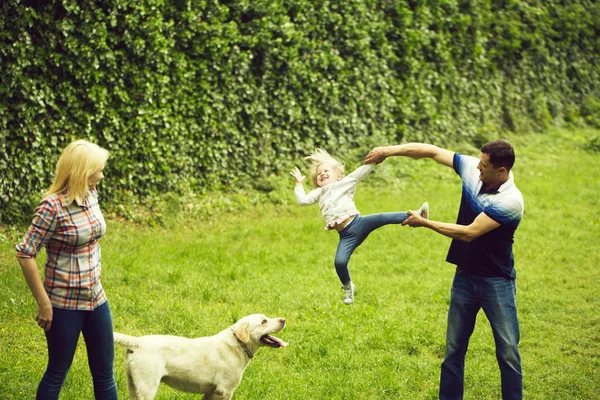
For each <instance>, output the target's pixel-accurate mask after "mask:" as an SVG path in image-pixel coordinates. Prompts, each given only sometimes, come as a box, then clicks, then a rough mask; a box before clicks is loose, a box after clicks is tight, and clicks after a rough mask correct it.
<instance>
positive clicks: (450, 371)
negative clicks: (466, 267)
mask: <svg viewBox="0 0 600 400" xmlns="http://www.w3.org/2000/svg"><path fill="white" fill-rule="evenodd" d="M515 296H516V284H515V281H514V280H509V279H506V278H486V277H481V276H475V275H470V274H466V273H464V272H457V273H456V275H455V276H454V282H453V283H452V294H451V297H450V308H449V310H448V329H447V331H446V358H445V359H444V362H443V363H442V372H441V380H440V399H443V400H446V399H453V400H454V399H462V398H463V392H464V366H465V354H466V353H467V347H468V345H469V339H470V337H471V334H472V333H473V329H474V327H475V318H476V316H477V313H478V312H479V309H480V308H482V309H483V311H484V312H485V315H486V316H487V318H488V320H489V321H490V325H491V326H492V331H493V333H494V341H495V343H496V358H497V360H498V365H499V366H500V375H501V379H502V398H503V399H504V400H507V399H521V398H522V397H523V385H522V375H521V356H520V355H519V346H518V345H519V321H518V319H517V308H516V300H515Z"/></svg>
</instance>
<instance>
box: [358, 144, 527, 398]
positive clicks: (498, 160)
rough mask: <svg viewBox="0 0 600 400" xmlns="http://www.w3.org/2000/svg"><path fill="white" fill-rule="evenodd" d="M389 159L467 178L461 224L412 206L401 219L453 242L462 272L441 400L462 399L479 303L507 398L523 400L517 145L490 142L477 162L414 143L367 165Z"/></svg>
mask: <svg viewBox="0 0 600 400" xmlns="http://www.w3.org/2000/svg"><path fill="white" fill-rule="evenodd" d="M390 156H405V157H411V158H431V159H433V160H435V161H436V162H438V163H440V164H442V165H446V166H448V167H451V168H454V170H455V171H456V173H457V174H458V175H459V176H460V177H461V179H462V182H463V184H462V199H461V202H460V208H459V212H458V220H457V222H456V224H451V223H444V222H436V221H432V220H428V219H424V218H422V217H421V216H420V215H419V214H418V213H416V212H413V211H410V212H409V213H410V214H411V216H410V217H409V218H408V219H407V220H406V221H404V222H403V225H405V224H407V225H410V226H412V227H426V228H429V229H432V230H434V231H436V232H438V233H441V234H442V235H445V236H448V237H450V238H452V239H453V240H452V243H451V245H450V249H449V250H448V256H447V258H446V261H448V262H450V263H452V264H456V273H455V275H454V281H453V283H452V292H451V295H450V307H449V309H448V327H447V330H446V356H445V358H444V362H443V363H442V371H441V378H440V399H462V398H463V392H464V361H465V355H466V352H467V348H468V345H469V339H470V337H471V334H472V333H473V329H474V327H475V319H476V316H477V313H478V312H479V309H481V308H482V309H483V311H484V312H485V315H486V316H487V318H488V320H489V321H490V325H491V326H492V331H493V333H494V341H495V343H496V358H497V360H498V365H499V367H500V373H501V379H502V398H503V399H521V398H522V395H523V394H522V392H523V390H522V387H523V386H522V375H521V357H520V354H519V348H518V345H519V322H518V319H517V309H516V303H515V296H516V286H515V278H516V271H515V269H514V259H513V252H512V243H513V234H514V232H515V230H516V229H517V226H518V225H519V222H520V221H521V217H522V216H523V208H524V206H523V196H522V195H521V192H520V191H519V189H517V187H516V186H515V183H514V180H513V174H512V172H511V171H510V170H511V168H512V166H513V164H514V161H515V154H514V150H513V147H512V145H511V144H510V143H509V142H508V141H506V140H495V141H492V142H489V143H486V144H485V145H484V146H483V147H482V148H481V153H480V154H479V159H477V158H475V157H469V156H464V155H461V154H459V153H453V152H451V151H449V150H445V149H442V148H439V147H437V146H434V145H429V144H422V143H408V144H403V145H397V146H387V147H376V148H374V149H373V150H371V152H370V153H369V155H368V156H367V158H366V161H365V162H366V163H381V162H382V161H384V160H385V159H386V158H387V157H390Z"/></svg>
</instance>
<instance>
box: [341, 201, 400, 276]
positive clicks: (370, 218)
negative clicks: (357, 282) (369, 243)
mask: <svg viewBox="0 0 600 400" xmlns="http://www.w3.org/2000/svg"><path fill="white" fill-rule="evenodd" d="M409 216H410V215H409V214H408V213H405V212H390V213H379V214H372V215H366V216H361V215H357V216H355V217H354V219H353V220H352V221H351V222H350V223H349V224H348V225H347V226H346V227H345V228H344V229H342V230H341V231H340V232H339V234H340V242H339V244H338V247H337V251H336V253H335V260H334V264H335V271H336V272H337V274H338V277H339V278H340V281H341V282H342V284H344V283H348V282H350V271H348V261H350V256H351V255H352V253H353V252H354V250H355V249H356V248H357V247H358V246H360V245H361V243H362V242H364V241H365V239H366V238H367V236H369V234H370V233H371V232H373V231H374V230H375V229H377V228H379V227H382V226H384V225H389V224H401V223H402V222H404V220H406V219H407V218H408V217H409Z"/></svg>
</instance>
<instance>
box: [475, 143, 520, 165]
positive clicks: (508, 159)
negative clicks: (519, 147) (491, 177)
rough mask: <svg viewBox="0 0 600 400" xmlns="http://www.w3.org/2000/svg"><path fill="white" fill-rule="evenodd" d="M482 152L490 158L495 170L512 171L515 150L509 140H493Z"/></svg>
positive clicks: (482, 148) (485, 145) (484, 146)
mask: <svg viewBox="0 0 600 400" xmlns="http://www.w3.org/2000/svg"><path fill="white" fill-rule="evenodd" d="M481 152H482V153H485V154H487V155H488V156H489V157H490V162H491V163H492V165H493V166H494V168H500V167H504V168H506V170H507V171H510V169H511V168H512V166H513V165H514V163H515V150H514V149H513V146H512V144H510V142H509V141H508V140H503V139H500V140H492V141H491V142H487V143H486V144H484V145H483V146H482V147H481Z"/></svg>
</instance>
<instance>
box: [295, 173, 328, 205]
mask: <svg viewBox="0 0 600 400" xmlns="http://www.w3.org/2000/svg"><path fill="white" fill-rule="evenodd" d="M290 175H292V176H293V177H294V179H295V180H296V187H295V188H294V194H295V195H296V202H298V204H300V205H301V206H309V205H311V204H315V203H316V202H317V201H319V196H320V195H321V191H320V190H313V191H311V192H309V193H308V194H306V192H305V191H304V185H303V184H302V183H303V182H304V179H306V176H304V175H302V172H300V170H299V169H298V167H294V169H292V171H291V172H290Z"/></svg>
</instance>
